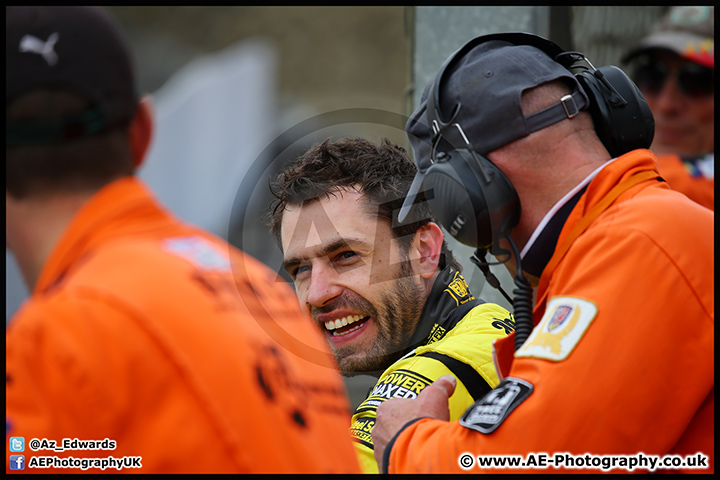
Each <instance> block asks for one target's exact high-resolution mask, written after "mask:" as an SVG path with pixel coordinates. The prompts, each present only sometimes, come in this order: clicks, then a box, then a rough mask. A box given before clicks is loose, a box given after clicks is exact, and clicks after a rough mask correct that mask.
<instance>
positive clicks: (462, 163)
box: [423, 150, 520, 248]
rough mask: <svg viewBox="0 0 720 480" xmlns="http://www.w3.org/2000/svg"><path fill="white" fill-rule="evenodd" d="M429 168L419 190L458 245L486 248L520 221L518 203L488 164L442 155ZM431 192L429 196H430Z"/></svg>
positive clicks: (465, 155) (458, 154)
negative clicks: (440, 159) (439, 159)
mask: <svg viewBox="0 0 720 480" xmlns="http://www.w3.org/2000/svg"><path fill="white" fill-rule="evenodd" d="M445 158H448V161H443V162H438V163H435V164H434V165H432V166H431V167H430V168H429V169H428V172H427V174H426V176H425V180H424V182H423V188H424V190H425V191H426V192H428V193H429V194H428V195H427V196H426V198H428V202H429V206H430V209H431V210H432V211H433V213H434V214H435V216H436V218H437V219H438V221H439V222H440V223H441V224H442V225H443V227H445V229H447V231H448V232H449V233H450V234H451V235H452V236H453V237H454V238H455V239H456V240H457V241H459V242H460V243H463V244H465V245H470V246H473V247H479V248H490V247H491V246H492V244H493V242H494V241H497V240H498V239H500V238H503V237H505V236H507V235H509V233H510V230H512V229H513V228H514V227H515V226H516V225H517V222H518V220H519V219H520V200H519V199H518V196H517V193H516V192H515V188H514V187H513V186H512V185H511V184H510V181H509V180H508V179H507V177H506V176H505V175H504V174H503V173H502V172H501V171H500V169H498V168H497V167H496V166H495V165H494V164H493V163H492V162H491V161H490V160H488V159H486V158H484V157H480V156H479V155H473V154H472V153H471V152H469V151H467V150H453V151H452V152H451V153H450V154H446V157H445ZM430 192H432V193H430Z"/></svg>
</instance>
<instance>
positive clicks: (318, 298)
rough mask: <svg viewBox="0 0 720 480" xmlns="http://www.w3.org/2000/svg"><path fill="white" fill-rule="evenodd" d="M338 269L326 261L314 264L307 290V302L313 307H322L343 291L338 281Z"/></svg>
mask: <svg viewBox="0 0 720 480" xmlns="http://www.w3.org/2000/svg"><path fill="white" fill-rule="evenodd" d="M338 275H339V274H338V272H337V270H336V269H335V268H334V267H333V266H332V265H330V264H329V263H325V262H317V264H316V265H313V267H312V271H311V277H310V286H309V287H308V292H307V303H308V304H309V305H310V306H312V307H321V306H323V305H325V304H326V303H327V302H329V301H330V300H332V299H333V298H335V297H337V296H339V295H340V294H341V293H342V290H343V289H342V286H341V285H340V284H339V282H338Z"/></svg>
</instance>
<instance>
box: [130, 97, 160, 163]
mask: <svg viewBox="0 0 720 480" xmlns="http://www.w3.org/2000/svg"><path fill="white" fill-rule="evenodd" d="M153 114H154V109H153V103H152V98H151V97H150V96H149V95H146V96H144V97H143V98H141V99H140V101H139V102H138V107H137V110H136V112H135V116H134V117H133V119H132V121H131V122H130V125H129V126H128V135H129V139H130V150H131V153H132V156H133V162H134V164H135V169H138V168H139V167H140V165H142V162H143V161H144V160H145V156H146V155H147V152H148V149H149V148H150V142H151V141H152V135H153V130H154V126H155V125H154V122H153Z"/></svg>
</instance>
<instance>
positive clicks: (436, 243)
mask: <svg viewBox="0 0 720 480" xmlns="http://www.w3.org/2000/svg"><path fill="white" fill-rule="evenodd" d="M444 238H445V237H444V235H443V232H442V230H441V229H440V227H439V226H438V225H437V224H435V223H433V222H430V223H428V224H426V225H423V226H422V227H420V228H418V229H417V233H416V235H415V239H414V240H413V243H414V244H415V248H417V251H418V252H419V253H420V258H419V259H418V260H417V266H418V273H419V274H420V276H421V277H423V278H430V277H432V276H433V275H434V274H435V272H436V271H437V267H438V263H439V262H440V252H441V250H442V242H443V239H444Z"/></svg>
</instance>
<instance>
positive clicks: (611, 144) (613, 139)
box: [575, 65, 655, 157]
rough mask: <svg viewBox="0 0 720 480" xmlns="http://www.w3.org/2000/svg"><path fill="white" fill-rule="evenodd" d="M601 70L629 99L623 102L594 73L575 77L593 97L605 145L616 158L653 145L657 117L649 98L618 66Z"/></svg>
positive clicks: (593, 112)
mask: <svg viewBox="0 0 720 480" xmlns="http://www.w3.org/2000/svg"><path fill="white" fill-rule="evenodd" d="M598 70H599V71H600V72H601V73H602V74H603V75H604V76H605V78H606V79H607V81H608V82H609V83H610V85H612V86H613V88H615V90H616V91H617V93H619V94H620V96H621V97H622V98H623V99H624V100H625V102H621V101H620V99H619V98H618V97H617V95H615V94H614V93H613V92H612V91H611V90H610V89H609V88H607V86H606V85H605V84H604V83H603V82H602V81H600V80H599V79H598V78H597V77H595V76H594V75H593V74H592V73H590V72H581V73H578V74H577V75H576V76H575V78H577V80H578V82H579V83H580V86H581V87H582V88H583V90H584V91H585V94H586V95H587V96H588V98H589V99H590V109H589V111H590V115H591V116H592V119H593V124H594V125H595V131H596V132H597V135H598V137H599V138H600V140H601V141H602V142H603V144H604V145H605V148H607V150H608V152H609V153H610V155H611V156H612V157H619V156H620V155H623V154H625V153H627V152H629V151H631V150H635V149H637V148H650V144H651V143H652V140H653V137H654V135H655V120H654V118H653V115H652V112H651V111H650V107H649V106H648V104H647V102H646V101H645V97H643V95H642V93H640V90H639V89H638V87H637V86H636V85H635V83H633V81H632V80H630V78H629V77H628V76H627V75H626V74H625V72H623V71H622V70H620V69H619V68H618V67H615V66H613V65H608V66H605V67H600V68H599V69H598Z"/></svg>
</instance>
